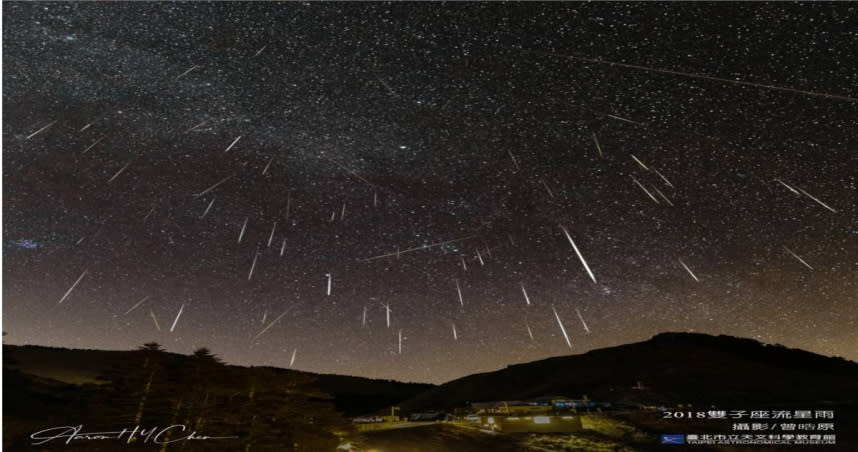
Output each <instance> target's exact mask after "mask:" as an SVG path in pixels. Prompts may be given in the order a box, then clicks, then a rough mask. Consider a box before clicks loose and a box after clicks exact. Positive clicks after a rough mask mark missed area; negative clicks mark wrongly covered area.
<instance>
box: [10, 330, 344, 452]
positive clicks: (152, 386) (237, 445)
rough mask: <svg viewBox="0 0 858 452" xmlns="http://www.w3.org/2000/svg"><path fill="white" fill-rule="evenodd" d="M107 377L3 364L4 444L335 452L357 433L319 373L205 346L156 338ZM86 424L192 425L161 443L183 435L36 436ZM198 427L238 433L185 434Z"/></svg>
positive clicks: (92, 427) (99, 427) (88, 428)
mask: <svg viewBox="0 0 858 452" xmlns="http://www.w3.org/2000/svg"><path fill="white" fill-rule="evenodd" d="M4 364H5V363H4ZM100 379H101V380H102V381H103V384H100V385H84V386H74V385H65V384H59V383H56V382H52V381H51V380H43V379H39V378H37V377H32V376H29V375H26V374H22V373H20V372H17V371H14V370H10V369H8V368H6V366H5V365H4V396H5V397H4V399H5V400H4V407H3V414H4V435H3V436H4V441H3V442H4V444H3V445H4V450H29V451H35V450H55V449H57V448H62V449H64V450H88V451H101V450H105V451H108V450H110V451H115V450H120V449H123V450H124V449H125V448H128V447H130V448H132V449H137V448H140V449H145V450H158V451H164V452H166V451H198V450H206V451H209V450H211V451H220V450H223V451H247V452H250V451H269V450H270V451H275V450H276V451H326V450H327V451H333V450H335V449H336V447H337V445H338V444H339V443H340V442H341V441H343V440H344V439H345V438H347V437H350V436H352V435H353V431H352V427H351V424H350V423H349V422H347V421H346V420H345V419H344V418H343V417H342V416H340V414H338V413H337V412H336V411H335V410H334V406H333V404H332V402H331V400H330V397H329V396H327V395H325V394H323V393H320V392H319V391H318V390H317V389H315V388H314V386H313V377H311V376H308V375H306V374H300V373H284V372H276V371H274V370H273V369H269V368H260V367H250V368H244V367H232V366H227V365H225V364H224V363H223V362H222V361H221V360H220V359H218V358H217V357H216V356H215V355H213V354H212V353H211V352H210V351H209V350H208V349H205V348H201V349H199V350H197V351H196V352H194V354H193V355H191V356H183V355H175V354H171V353H166V352H165V351H164V350H163V349H162V348H161V346H160V345H159V344H157V343H148V344H145V345H143V346H142V347H140V348H139V349H138V350H136V351H132V352H128V354H127V359H124V360H121V361H120V362H119V363H117V364H115V365H113V366H112V367H111V368H110V370H109V371H107V372H106V373H105V374H104V375H103V376H102V377H101V378H100ZM81 424H82V425H83V429H82V432H92V431H119V430H122V429H123V428H129V429H133V428H134V426H140V427H141V428H145V429H152V428H160V429H163V428H166V427H168V426H170V425H183V426H185V428H186V430H184V431H181V430H180V429H178V428H174V429H170V430H167V431H165V432H164V433H163V434H161V436H160V438H159V439H160V440H161V442H168V441H174V440H178V441H175V442H169V443H166V444H155V443H154V442H153V440H152V438H151V437H150V439H149V441H144V439H145V438H144V437H141V436H140V435H139V434H138V435H136V437H137V439H136V440H135V441H132V442H131V444H128V443H127V436H125V437H123V439H122V440H110V439H103V440H74V441H73V442H72V443H71V444H69V445H66V444H65V440H64V439H57V440H53V441H50V442H48V443H46V444H44V445H42V446H34V445H33V442H34V441H33V440H32V439H31V438H30V435H31V434H32V433H34V432H38V431H40V430H43V429H46V428H50V427H56V426H66V425H68V426H76V425H81ZM192 431H194V432H197V435H198V436H200V435H206V436H210V437H235V438H227V439H209V440H181V438H183V437H186V436H187V435H189V434H190V432H192Z"/></svg>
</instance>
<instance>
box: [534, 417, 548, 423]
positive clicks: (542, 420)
mask: <svg viewBox="0 0 858 452" xmlns="http://www.w3.org/2000/svg"><path fill="white" fill-rule="evenodd" d="M549 422H551V418H550V417H548V416H533V423H534V424H547V423H549Z"/></svg>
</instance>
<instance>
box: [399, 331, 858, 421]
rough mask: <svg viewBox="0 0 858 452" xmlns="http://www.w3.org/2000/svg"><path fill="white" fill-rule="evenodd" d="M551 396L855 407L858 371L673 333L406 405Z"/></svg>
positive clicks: (748, 342)
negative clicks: (850, 405) (852, 405)
mask: <svg viewBox="0 0 858 452" xmlns="http://www.w3.org/2000/svg"><path fill="white" fill-rule="evenodd" d="M547 394H566V395H569V396H571V397H580V396H582V395H586V396H588V397H589V398H590V399H591V400H596V401H606V402H612V403H618V404H628V405H665V404H683V403H684V404H695V405H698V406H707V407H708V406H713V405H714V406H726V405H733V406H737V405H743V406H745V405H748V404H769V405H778V404H787V405H794V404H796V403H812V404H830V403H855V402H856V400H855V399H858V364H857V363H854V362H852V361H847V360H845V359H843V358H832V357H826V356H822V355H818V354H815V353H811V352H808V351H804V350H797V349H790V348H786V347H783V346H781V345H769V344H763V343H760V342H758V341H755V340H752V339H745V338H738V337H732V336H723V335H722V336H712V335H708V334H699V333H672V332H668V333H661V334H658V335H656V336H654V337H653V338H651V339H649V340H647V341H644V342H638V343H632V344H626V345H620V346H616V347H610V348H604V349H598V350H591V351H589V352H587V353H583V354H580V355H572V356H561V357H554V358H548V359H544V360H540V361H534V362H530V363H525V364H516V365H512V366H508V367H506V368H505V369H502V370H498V371H494V372H487V373H480V374H474V375H469V376H467V377H463V378H459V379H457V380H453V381H451V382H448V383H445V384H443V385H440V386H437V387H435V388H432V389H429V390H427V391H425V392H422V393H420V394H418V395H417V396H415V397H413V398H411V399H410V400H407V401H405V402H403V403H401V404H400V405H401V406H402V409H403V410H418V411H419V410H426V409H453V408H456V407H463V406H467V405H468V404H469V403H471V402H483V401H493V400H519V399H522V400H523V399H530V398H534V397H540V396H544V395H547Z"/></svg>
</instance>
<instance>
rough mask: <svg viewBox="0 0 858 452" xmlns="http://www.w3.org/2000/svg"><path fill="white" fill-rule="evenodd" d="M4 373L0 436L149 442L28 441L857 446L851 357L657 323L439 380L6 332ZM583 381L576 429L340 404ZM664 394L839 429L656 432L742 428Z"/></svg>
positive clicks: (247, 445) (857, 392)
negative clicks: (385, 420)
mask: <svg viewBox="0 0 858 452" xmlns="http://www.w3.org/2000/svg"><path fill="white" fill-rule="evenodd" d="M3 376H4V381H3V391H4V404H3V416H4V419H3V433H4V435H3V450H4V451H5V450H9V451H19V450H20V451H32V452H35V451H42V450H64V451H67V452H71V451H78V450H81V451H83V450H86V451H116V450H161V449H162V448H160V447H157V446H155V445H153V444H151V443H149V444H146V443H143V442H135V443H132V444H127V443H123V442H118V441H113V442H110V441H97V442H73V443H72V444H69V445H66V444H64V443H61V442H59V441H56V442H54V443H51V444H49V445H46V446H41V447H34V446H33V445H32V441H30V439H29V436H30V435H31V434H32V433H34V432H36V431H38V430H40V429H44V428H47V427H52V426H63V425H79V424H83V425H85V426H86V427H88V429H89V430H90V431H92V429H106V428H122V427H127V426H134V425H142V426H144V427H153V426H162V427H163V426H166V425H171V424H182V425H187V426H188V428H189V429H192V430H198V431H201V432H203V433H205V434H210V435H234V436H237V437H238V438H237V439H232V440H224V441H218V442H199V443H191V442H187V441H185V442H178V443H174V444H171V445H169V446H168V447H167V448H166V449H165V450H182V451H185V452H188V451H197V450H211V451H221V450H223V451H236V450H252V451H267V450H271V451H274V450H276V451H311V452H313V451H320V452H321V451H331V450H334V449H335V448H336V447H337V446H338V445H341V444H346V443H348V444H351V445H352V446H353V448H352V449H351V450H353V451H364V452H367V451H376V452H396V451H401V452H421V451H432V452H444V451H452V452H458V451H461V452H470V451H500V452H503V451H534V452H543V451H544V452H547V451H623V452H631V451H642V452H646V451H654V450H672V451H677V450H695V451H707V450H713V451H724V452H726V451H749V452H750V451H754V452H776V451H782V450H783V451H799V450H814V451H837V452H841V451H842V452H858V438H856V435H858V409H856V407H858V406H856V398H858V364H856V363H853V362H850V361H846V360H843V359H840V358H831V357H824V356H820V355H816V354H813V353H809V352H805V351H802V350H793V349H788V348H785V347H782V346H778V345H767V344H761V343H759V342H756V341H753V340H748V339H741V338H734V337H726V336H717V337H715V336H707V335H702V334H686V333H665V334H660V335H658V336H656V337H654V338H652V339H650V340H648V341H645V342H640V343H634V344H627V345H622V346H618V347H613V348H608V349H601V350H593V351H590V352H588V353H585V354H581V355H574V356H565V357H557V358H551V359H547V360H542V361H536V362H532V363H526V364H519V365H514V366H509V367H507V368H505V369H502V370H499V371H495V372H489V373H484V374H475V375H471V376H468V377H464V378H461V379H458V380H454V381H451V382H449V383H446V384H443V385H440V386H432V385H421V384H403V383H398V382H391V381H383V380H368V379H363V378H358V377H344V376H331V375H313V374H307V373H303V372H293V371H288V370H284V369H273V368H253V367H250V368H245V367H238V366H229V365H226V364H224V363H222V362H221V361H220V360H219V359H218V358H217V357H216V356H214V355H213V354H211V352H209V351H208V350H206V349H200V350H198V351H197V352H196V353H195V354H193V355H191V356H184V355H177V354H173V353H167V352H165V351H163V350H161V349H160V347H159V346H158V345H157V344H146V345H144V346H143V347H141V348H140V349H139V350H136V351H123V352H116V351H92V350H67V349H56V348H46V347H32V346H25V347H20V346H8V345H4V362H3ZM584 395H587V396H588V400H589V401H592V402H594V403H597V405H596V406H593V407H589V408H586V409H582V410H581V412H579V413H578V414H581V415H583V417H582V419H583V422H582V424H583V427H584V430H583V431H582V432H579V433H576V434H574V435H573V434H554V435H548V434H516V435H503V434H491V433H487V432H485V431H481V430H478V429H476V428H473V427H466V426H465V425H464V422H459V423H452V422H447V423H436V424H431V425H423V426H420V427H411V428H389V427H391V426H393V427H395V425H390V426H382V427H383V428H384V429H383V430H379V431H374V430H373V431H367V430H366V429H364V428H358V427H357V426H355V425H354V424H352V422H351V420H350V417H352V416H355V415H377V414H383V413H386V412H389V411H388V409H389V408H388V407H389V406H391V405H396V406H400V407H401V410H400V413H399V414H401V415H403V416H408V415H409V414H411V413H416V412H420V411H421V410H424V411H425V410H435V411H439V412H444V413H447V414H448V415H450V414H453V413H454V412H455V413H458V414H459V415H460V416H461V415H463V414H466V413H467V407H468V402H480V401H498V400H507V401H515V400H523V399H527V398H530V397H537V396H566V397H571V398H573V399H581V398H583V397H584ZM666 410H668V411H686V412H688V411H693V412H701V411H702V412H706V411H708V410H747V411H749V412H750V411H752V410H772V411H773V410H814V411H816V410H825V411H833V412H834V418H833V419H831V420H830V421H829V422H833V423H834V425H835V429H834V431H833V432H831V431H825V432H818V431H805V432H795V433H808V434H813V433H834V434H836V435H837V445H819V446H812V447H801V446H780V447H763V446H753V447H703V446H689V447H687V448H686V446H676V445H661V444H660V437H659V435H660V434H664V433H685V434H691V433H697V434H707V433H709V434H731V433H745V432H734V431H732V428H733V425H732V422H733V421H731V420H729V419H724V420H714V421H713V420H706V419H704V420H699V419H693V420H689V419H687V418H686V419H683V420H679V419H669V420H668V419H664V416H663V414H662V412H663V411H666ZM744 422H753V421H752V420H750V419H745V420H744ZM757 422H766V421H762V420H758V421H757ZM813 422H819V421H816V420H814V421H813ZM768 423H771V422H768ZM409 427H410V426H409ZM748 433H753V432H748ZM770 433H775V432H770ZM175 436H176V435H174V437H175Z"/></svg>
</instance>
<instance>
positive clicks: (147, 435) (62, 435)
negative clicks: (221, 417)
mask: <svg viewBox="0 0 858 452" xmlns="http://www.w3.org/2000/svg"><path fill="white" fill-rule="evenodd" d="M81 430H83V425H75V426H71V425H67V426H61V427H51V428H46V429H44V430H39V431H38V432H35V433H33V434H32V435H30V439H31V440H33V443H32V445H34V446H38V445H40V444H45V443H47V442H50V441H54V440H63V439H64V440H65V443H66V444H70V443H71V442H72V441H75V440H111V439H112V440H124V441H125V442H126V443H127V444H131V443H132V442H136V441H138V440H142V441H143V443H147V442H152V443H153V444H169V443H174V442H177V441H200V440H213V439H236V438H238V437H237V436H208V435H202V434H200V433H197V432H196V431H191V432H190V433H188V434H185V435H183V436H180V437H178V438H173V439H170V438H169V437H170V433H173V432H176V433H182V434H183V433H185V432H187V431H188V427H187V426H185V425H184V424H173V425H170V426H168V427H164V428H160V427H152V428H143V427H141V426H139V425H135V426H134V427H126V428H123V429H122V430H115V431H109V432H82V431H81Z"/></svg>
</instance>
